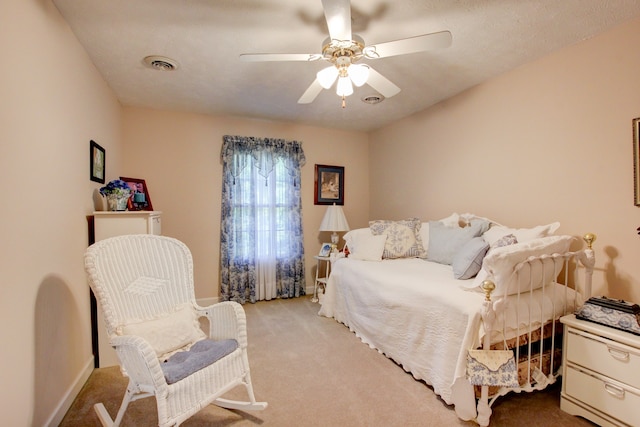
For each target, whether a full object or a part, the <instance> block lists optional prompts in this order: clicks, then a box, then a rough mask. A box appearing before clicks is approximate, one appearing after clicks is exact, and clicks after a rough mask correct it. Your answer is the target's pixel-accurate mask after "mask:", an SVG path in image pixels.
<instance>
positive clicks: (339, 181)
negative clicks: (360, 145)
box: [313, 165, 344, 205]
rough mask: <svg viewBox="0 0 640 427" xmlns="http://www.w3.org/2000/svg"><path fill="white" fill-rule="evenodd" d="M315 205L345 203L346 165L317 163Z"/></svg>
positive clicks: (314, 191)
mask: <svg viewBox="0 0 640 427" xmlns="http://www.w3.org/2000/svg"><path fill="white" fill-rule="evenodd" d="M313 193H314V200H313V204H314V205H333V204H336V205H344V166H329V165H316V168H315V185H314V190H313Z"/></svg>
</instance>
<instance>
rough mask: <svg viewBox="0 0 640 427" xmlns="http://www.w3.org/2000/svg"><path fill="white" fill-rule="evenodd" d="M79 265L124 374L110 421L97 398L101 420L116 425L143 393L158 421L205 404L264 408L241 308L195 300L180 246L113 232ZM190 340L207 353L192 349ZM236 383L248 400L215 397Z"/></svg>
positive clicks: (188, 262)
mask: <svg viewBox="0 0 640 427" xmlns="http://www.w3.org/2000/svg"><path fill="white" fill-rule="evenodd" d="M85 270H86V272H87V276H88V278H89V284H90V286H91V288H92V289H93V291H94V293H95V295H96V298H97V299H98V301H100V304H101V306H102V309H103V312H104V319H105V323H106V327H107V332H108V334H109V337H110V343H111V345H112V346H113V347H114V348H115V350H116V352H117V354H118V358H119V359H120V364H121V369H122V372H123V374H125V375H127V376H128V377H129V385H128V386H127V391H126V392H125V396H124V399H123V401H122V405H121V407H120V410H119V411H118V414H117V416H116V418H115V421H114V420H112V419H111V417H110V416H109V414H108V412H107V410H106V408H105V407H104V405H103V404H102V403H98V404H96V405H94V406H95V410H96V412H97V414H98V417H99V418H100V421H101V422H102V424H103V425H104V426H118V425H120V422H121V421H122V418H123V416H124V413H125V411H126V409H127V406H128V405H129V403H130V402H132V401H134V400H138V399H141V398H145V397H149V396H155V398H156V406H157V410H158V425H159V426H162V427H163V426H178V425H180V423H182V422H183V421H185V420H186V419H187V418H189V417H191V416H192V415H194V414H195V413H196V412H198V411H199V410H200V409H202V408H203V407H205V406H206V405H208V404H210V403H213V404H216V405H218V406H221V407H224V408H230V409H239V410H262V409H265V408H266V407H267V403H266V402H257V401H256V399H255V396H254V393H253V386H252V384H251V377H250V375H249V360H248V358H247V329H246V318H245V313H244V309H243V308H242V306H241V305H240V304H237V303H234V302H222V303H218V304H214V305H212V306H209V307H200V306H198V305H197V303H196V301H195V294H194V288H193V259H192V257H191V252H190V251H189V249H188V248H187V247H186V245H184V244H183V243H182V242H180V241H178V240H176V239H172V238H169V237H164V236H154V235H149V234H144V235H126V236H119V237H113V238H110V239H105V240H102V241H100V242H97V243H95V244H94V245H92V246H90V247H89V248H88V249H87V252H86V254H85ZM200 317H206V318H207V319H208V321H209V335H208V337H207V336H205V334H204V333H203V332H202V330H201V329H200V328H199V323H198V318H200ZM194 342H198V345H197V346H200V344H203V345H204V347H203V348H205V349H206V351H204V350H202V351H201V350H199V351H198V352H197V353H196V352H195V350H196V346H195V345H194V346H193V347H191V344H193V343H194ZM187 349H189V351H185V350H187ZM176 351H178V352H177V353H176ZM171 354H175V356H174V357H173V358H169V360H168V361H167V362H166V363H165V362H163V361H164V360H165V359H166V358H167V357H168V356H170V355H171ZM182 356H186V359H188V360H187V361H184V362H183V361H182V359H185V357H182ZM220 356H222V357H220ZM216 359H217V360H216ZM212 360H213V361H212ZM174 361H177V362H176V363H172V362H174ZM202 365H206V366H204V367H202ZM194 371H195V372H194ZM241 384H242V385H244V386H245V387H246V389H247V392H248V395H249V401H246V402H241V401H232V400H227V399H222V398H221V396H222V395H223V394H224V393H226V392H227V391H229V390H231V389H232V388H234V387H236V386H238V385H241Z"/></svg>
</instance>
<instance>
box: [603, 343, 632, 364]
mask: <svg viewBox="0 0 640 427" xmlns="http://www.w3.org/2000/svg"><path fill="white" fill-rule="evenodd" d="M607 350H609V354H610V355H611V357H613V358H614V359H618V360H621V361H623V362H626V361H627V360H629V353H628V352H626V351H624V350H620V349H618V348H614V347H609V346H607Z"/></svg>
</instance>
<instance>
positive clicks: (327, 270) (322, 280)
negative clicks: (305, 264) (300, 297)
mask: <svg viewBox="0 0 640 427" xmlns="http://www.w3.org/2000/svg"><path fill="white" fill-rule="evenodd" d="M314 258H315V259H316V260H317V265H316V281H315V282H314V283H313V298H311V301H312V302H318V287H322V288H323V289H324V288H325V287H326V286H327V280H329V274H331V258H330V257H328V256H320V255H316V256H314ZM323 264H324V269H323V268H322V267H323ZM321 270H323V271H324V276H320V271H321Z"/></svg>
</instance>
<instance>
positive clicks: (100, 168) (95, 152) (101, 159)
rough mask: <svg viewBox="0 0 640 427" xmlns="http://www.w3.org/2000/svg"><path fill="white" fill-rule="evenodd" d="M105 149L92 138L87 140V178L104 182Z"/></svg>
mask: <svg viewBox="0 0 640 427" xmlns="http://www.w3.org/2000/svg"><path fill="white" fill-rule="evenodd" d="M105 161H106V151H105V149H104V148H102V147H101V146H100V144H98V143H97V142H95V141H94V140H90V141H89V179H90V180H91V181H95V182H99V183H100V184H104V182H105V170H106V169H105Z"/></svg>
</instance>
